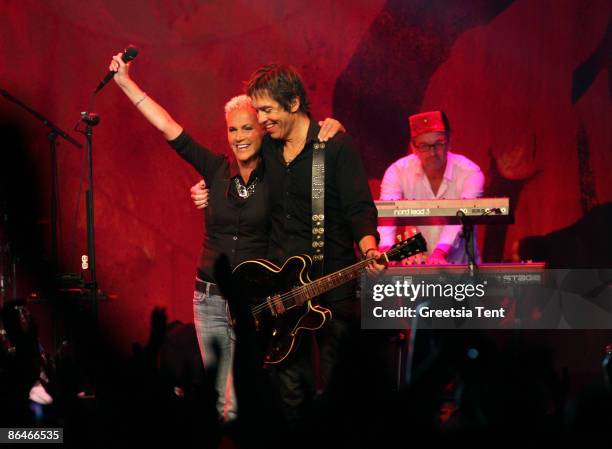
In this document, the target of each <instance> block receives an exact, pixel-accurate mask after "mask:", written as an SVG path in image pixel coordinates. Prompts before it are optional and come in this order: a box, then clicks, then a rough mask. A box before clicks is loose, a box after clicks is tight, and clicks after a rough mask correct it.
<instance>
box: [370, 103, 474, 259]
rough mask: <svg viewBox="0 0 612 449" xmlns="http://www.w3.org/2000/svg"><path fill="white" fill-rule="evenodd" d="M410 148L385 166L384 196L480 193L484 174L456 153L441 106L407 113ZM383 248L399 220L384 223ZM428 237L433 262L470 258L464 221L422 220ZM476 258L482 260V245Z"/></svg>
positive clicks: (392, 198) (442, 196) (387, 198)
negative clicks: (440, 223) (437, 222)
mask: <svg viewBox="0 0 612 449" xmlns="http://www.w3.org/2000/svg"><path fill="white" fill-rule="evenodd" d="M409 123H410V146H409V154H408V155H407V156H404V157H402V158H401V159H398V160H397V161H395V162H394V163H393V164H391V165H390V166H389V168H387V170H386V172H385V175H384V177H383V180H382V183H381V188H380V200H384V201H395V200H402V199H407V200H433V199H451V198H478V197H480V196H482V192H483V188H484V175H483V173H482V171H481V170H480V167H478V165H476V164H475V163H474V162H472V161H471V160H469V159H468V158H467V157H465V156H462V155H460V154H456V153H452V152H451V151H450V147H451V127H450V123H449V121H448V118H447V117H446V114H444V112H442V111H431V112H423V113H420V114H415V115H412V116H410V117H409ZM378 231H379V233H380V237H381V240H380V248H381V250H383V249H386V248H388V247H390V246H391V245H393V243H394V241H395V236H396V234H397V229H396V227H395V226H380V227H379V228H378ZM418 231H419V232H421V233H422V234H423V236H424V237H425V239H426V240H427V246H428V254H427V263H429V264H435V265H438V264H449V263H450V264H466V263H467V262H468V259H467V255H466V252H465V240H464V239H462V238H461V225H443V226H420V227H419V228H418ZM476 261H477V263H479V262H480V257H479V255H478V248H476Z"/></svg>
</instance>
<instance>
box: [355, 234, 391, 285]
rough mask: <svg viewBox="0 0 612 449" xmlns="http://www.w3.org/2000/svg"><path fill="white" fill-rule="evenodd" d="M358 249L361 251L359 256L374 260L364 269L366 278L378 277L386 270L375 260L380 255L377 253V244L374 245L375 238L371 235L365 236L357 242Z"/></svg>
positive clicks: (384, 266)
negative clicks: (366, 274)
mask: <svg viewBox="0 0 612 449" xmlns="http://www.w3.org/2000/svg"><path fill="white" fill-rule="evenodd" d="M359 249H360V250H361V254H362V255H363V257H364V258H368V259H369V258H374V259H375V260H374V261H372V263H371V264H370V265H368V266H367V267H366V271H367V273H368V276H371V277H376V276H378V275H379V274H380V273H381V272H382V271H383V270H384V269H385V268H386V265H383V264H379V263H377V262H376V260H378V259H379V258H380V256H381V255H382V253H381V252H380V251H378V244H377V243H376V238H375V237H374V236H373V235H366V236H365V237H363V238H362V239H361V240H360V241H359Z"/></svg>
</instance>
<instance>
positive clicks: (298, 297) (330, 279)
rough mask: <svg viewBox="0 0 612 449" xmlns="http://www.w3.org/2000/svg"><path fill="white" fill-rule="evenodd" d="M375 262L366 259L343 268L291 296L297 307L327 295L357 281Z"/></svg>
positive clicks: (295, 291) (299, 288)
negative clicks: (363, 271) (366, 268)
mask: <svg viewBox="0 0 612 449" xmlns="http://www.w3.org/2000/svg"><path fill="white" fill-rule="evenodd" d="M373 260H375V259H374V258H370V259H365V260H362V261H361V262H357V263H356V264H354V265H351V266H349V267H346V268H343V269H342V270H340V271H336V272H335V273H332V274H328V275H325V276H323V277H322V278H320V279H317V280H315V281H313V282H310V283H309V284H306V285H303V286H301V287H298V288H296V289H294V290H292V291H291V292H290V293H291V296H292V297H293V300H294V301H295V303H296V305H298V306H299V305H302V304H304V303H305V302H306V301H308V300H310V299H312V298H315V297H317V296H320V295H322V294H323V293H327V292H328V291H330V290H333V289H334V288H336V287H339V286H341V285H342V284H345V283H347V282H349V281H351V280H353V279H355V278H356V277H358V276H359V275H360V274H361V271H362V270H363V269H365V267H367V266H368V265H369V264H370V263H371V262H372V261H373Z"/></svg>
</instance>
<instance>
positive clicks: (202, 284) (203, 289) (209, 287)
mask: <svg viewBox="0 0 612 449" xmlns="http://www.w3.org/2000/svg"><path fill="white" fill-rule="evenodd" d="M195 289H196V290H197V291H199V292H200V293H206V294H208V295H219V296H223V295H221V290H219V286H218V285H217V284H213V283H212V282H206V281H203V280H201V279H198V278H196V281H195Z"/></svg>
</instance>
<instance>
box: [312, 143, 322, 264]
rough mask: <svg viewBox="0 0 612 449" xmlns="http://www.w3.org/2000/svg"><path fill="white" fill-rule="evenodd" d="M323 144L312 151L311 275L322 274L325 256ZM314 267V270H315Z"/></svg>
mask: <svg viewBox="0 0 612 449" xmlns="http://www.w3.org/2000/svg"><path fill="white" fill-rule="evenodd" d="M324 150H325V143H324V142H318V141H317V142H316V143H315V144H314V145H313V151H312V203H311V204H312V206H311V207H312V249H313V256H312V260H313V261H314V266H313V269H312V270H311V271H312V272H313V274H319V275H322V274H323V258H324V255H325V250H324V246H325V213H324V209H325V151H324ZM315 267H316V268H315Z"/></svg>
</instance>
